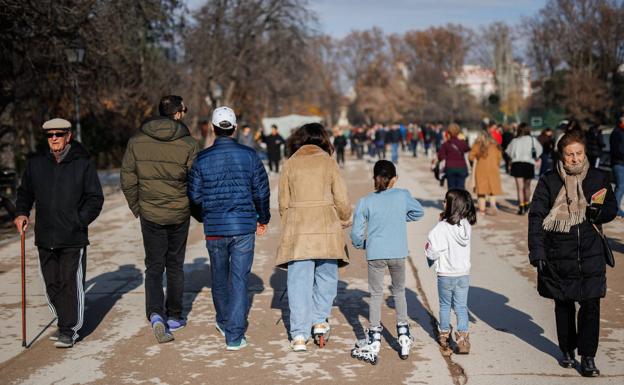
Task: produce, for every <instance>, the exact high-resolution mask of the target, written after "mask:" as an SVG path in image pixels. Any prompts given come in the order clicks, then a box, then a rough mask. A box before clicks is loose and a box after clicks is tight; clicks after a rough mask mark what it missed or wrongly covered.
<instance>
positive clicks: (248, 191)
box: [188, 107, 271, 350]
mask: <svg viewBox="0 0 624 385" xmlns="http://www.w3.org/2000/svg"><path fill="white" fill-rule="evenodd" d="M212 125H213V128H214V132H215V134H216V136H217V139H216V140H215V142H214V144H213V145H212V147H210V148H209V149H206V150H204V151H202V152H200V153H199V155H198V156H197V159H196V160H195V162H194V163H193V167H192V168H191V171H190V173H189V177H188V196H189V198H190V200H191V202H192V203H193V205H197V206H199V207H201V208H202V218H203V223H204V234H205V236H206V248H207V249H208V254H209V255H210V274H211V278H212V301H213V303H214V307H215V311H216V313H217V314H216V315H217V317H216V318H217V319H216V329H217V330H218V331H219V333H221V335H223V336H224V337H225V343H226V349H227V350H239V349H241V348H244V347H245V346H247V339H246V337H245V331H246V329H247V313H248V311H249V298H248V296H247V290H248V283H249V274H250V272H251V266H252V264H253V258H254V244H255V239H256V237H255V235H256V234H257V235H258V236H262V235H263V234H264V233H265V232H266V230H267V227H268V223H269V220H270V219H271V213H270V210H269V209H270V208H269V194H270V188H269V179H268V177H267V174H266V171H265V169H264V165H263V164H262V161H261V160H260V158H259V157H258V155H257V153H256V151H255V150H254V149H253V148H251V147H248V146H244V145H242V144H239V143H237V142H236V140H235V139H234V137H233V135H234V132H235V131H236V115H235V114H234V111H232V109H231V108H229V107H219V108H217V109H215V110H214V111H213V113H212Z"/></svg>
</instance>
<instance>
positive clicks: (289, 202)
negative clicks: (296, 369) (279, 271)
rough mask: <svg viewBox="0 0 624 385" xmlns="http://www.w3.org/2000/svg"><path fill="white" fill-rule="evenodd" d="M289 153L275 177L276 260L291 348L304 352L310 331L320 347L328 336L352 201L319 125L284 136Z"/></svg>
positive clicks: (345, 258)
mask: <svg viewBox="0 0 624 385" xmlns="http://www.w3.org/2000/svg"><path fill="white" fill-rule="evenodd" d="M288 153H289V154H292V155H291V157H290V158H289V159H288V161H287V162H286V163H285V164H284V171H283V173H282V175H281V176H280V181H279V197H278V201H279V212H280V216H281V217H282V226H283V228H282V231H281V238H280V245H279V248H278V250H277V258H276V262H275V264H276V265H277V266H278V267H281V268H287V269H288V279H287V290H288V307H289V309H290V337H291V348H292V349H293V350H294V351H296V352H302V351H306V350H307V348H306V343H307V341H308V339H309V338H310V331H312V334H313V337H314V340H315V342H316V343H317V344H318V345H319V346H320V347H323V346H324V344H325V342H326V341H327V338H328V337H329V332H330V326H329V322H328V318H329V316H330V315H331V307H332V303H333V302H334V298H335V297H336V293H337V291H338V267H339V266H345V265H347V264H348V263H349V256H348V255H347V252H346V247H345V240H344V234H343V231H342V228H343V227H348V226H349V225H350V222H351V204H350V203H349V197H348V195H347V187H346V185H345V183H344V180H343V179H342V177H341V176H340V170H339V169H338V165H337V164H336V161H335V160H334V159H333V158H332V153H333V148H332V144H331V142H330V138H329V135H328V134H327V132H326V131H325V128H324V127H323V126H322V125H320V124H318V123H309V124H305V125H303V126H301V127H300V128H299V129H298V130H297V131H295V133H293V134H292V135H291V136H290V138H289V139H288Z"/></svg>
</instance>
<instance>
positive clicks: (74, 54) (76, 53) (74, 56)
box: [65, 45, 85, 142]
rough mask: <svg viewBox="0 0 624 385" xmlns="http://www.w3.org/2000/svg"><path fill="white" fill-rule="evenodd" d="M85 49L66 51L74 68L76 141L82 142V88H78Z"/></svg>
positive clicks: (74, 48) (75, 48) (68, 49)
mask: <svg viewBox="0 0 624 385" xmlns="http://www.w3.org/2000/svg"><path fill="white" fill-rule="evenodd" d="M84 54H85V49H84V48H83V47H82V46H81V45H74V46H72V47H69V48H66V49H65V55H66V56H67V61H68V62H69V64H70V65H72V66H73V67H74V68H73V78H74V79H73V80H74V97H75V105H76V140H77V141H78V142H82V131H81V129H80V87H79V86H78V68H77V66H78V65H79V64H80V63H82V61H83V60H84Z"/></svg>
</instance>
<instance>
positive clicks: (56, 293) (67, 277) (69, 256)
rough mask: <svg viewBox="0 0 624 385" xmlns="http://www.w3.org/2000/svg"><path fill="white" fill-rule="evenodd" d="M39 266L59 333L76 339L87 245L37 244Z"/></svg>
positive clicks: (82, 305)
mask: <svg viewBox="0 0 624 385" xmlns="http://www.w3.org/2000/svg"><path fill="white" fill-rule="evenodd" d="M39 266H40V269H41V275H42V276H43V282H44V284H45V294H46V299H47V300H48V306H49V307H50V311H52V314H53V315H54V316H56V317H57V318H58V328H59V331H60V333H61V334H63V335H66V336H70V337H72V339H73V340H74V341H76V339H78V331H79V330H80V328H81V327H82V324H83V320H84V283H85V270H86V268H87V248H86V247H66V248H61V249H46V248H43V247H40V248H39Z"/></svg>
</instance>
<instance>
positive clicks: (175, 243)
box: [141, 218, 189, 319]
mask: <svg viewBox="0 0 624 385" xmlns="http://www.w3.org/2000/svg"><path fill="white" fill-rule="evenodd" d="M188 230H189V220H188V219H187V220H186V221H184V222H182V223H180V224H177V225H159V224H157V223H154V222H150V221H148V220H147V219H144V218H141V232H142V233H143V246H144V247H145V314H146V315H147V318H148V319H149V316H150V314H152V313H156V314H159V315H161V316H164V315H166V316H167V317H168V318H174V319H179V318H181V317H182V296H183V295H184V254H185V252H186V238H187V236H188ZM165 270H166V271H165ZM163 273H166V275H167V303H166V307H167V309H166V311H165V309H164V305H165V304H164V302H165V300H164V299H165V298H164V295H163Z"/></svg>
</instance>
